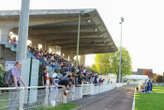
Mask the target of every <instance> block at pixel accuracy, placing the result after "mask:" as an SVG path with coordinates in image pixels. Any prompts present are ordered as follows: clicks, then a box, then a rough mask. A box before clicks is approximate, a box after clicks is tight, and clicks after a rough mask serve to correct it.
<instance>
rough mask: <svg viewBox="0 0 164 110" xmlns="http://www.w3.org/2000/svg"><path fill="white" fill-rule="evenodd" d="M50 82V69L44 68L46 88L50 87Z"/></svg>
mask: <svg viewBox="0 0 164 110" xmlns="http://www.w3.org/2000/svg"><path fill="white" fill-rule="evenodd" d="M49 84H50V81H49V75H48V69H47V68H44V71H43V85H44V86H49Z"/></svg>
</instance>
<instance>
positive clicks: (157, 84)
mask: <svg viewBox="0 0 164 110" xmlns="http://www.w3.org/2000/svg"><path fill="white" fill-rule="evenodd" d="M153 85H154V86H164V83H153Z"/></svg>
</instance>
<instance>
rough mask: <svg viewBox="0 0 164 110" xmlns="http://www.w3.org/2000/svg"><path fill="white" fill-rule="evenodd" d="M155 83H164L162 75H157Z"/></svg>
mask: <svg viewBox="0 0 164 110" xmlns="http://www.w3.org/2000/svg"><path fill="white" fill-rule="evenodd" d="M154 82H155V83H161V82H164V81H163V77H162V76H161V75H155V76H154Z"/></svg>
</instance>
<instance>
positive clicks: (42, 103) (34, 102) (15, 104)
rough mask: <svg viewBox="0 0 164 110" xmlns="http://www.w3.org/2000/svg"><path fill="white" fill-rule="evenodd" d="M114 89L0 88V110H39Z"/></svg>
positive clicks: (88, 87)
mask: <svg viewBox="0 0 164 110" xmlns="http://www.w3.org/2000/svg"><path fill="white" fill-rule="evenodd" d="M121 86H123V84H121ZM115 87H117V85H116V84H102V85H93V84H83V85H80V86H79V87H74V86H73V87H70V88H68V89H67V90H65V89H63V87H62V86H59V87H55V86H50V87H48V86H47V87H45V86H37V87H28V88H22V87H21V88H19V89H16V88H14V87H12V88H0V110H39V108H41V107H51V106H56V105H59V104H62V103H67V102H71V101H75V100H79V99H82V98H83V96H86V95H96V94H100V93H103V92H106V91H109V90H112V89H114V88H115ZM119 87H120V86H119Z"/></svg>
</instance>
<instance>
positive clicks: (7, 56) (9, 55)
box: [0, 45, 16, 64]
mask: <svg viewBox="0 0 164 110" xmlns="http://www.w3.org/2000/svg"><path fill="white" fill-rule="evenodd" d="M5 61H16V52H13V51H11V50H10V49H9V48H5V46H4V45H0V63H1V64H4V62H5Z"/></svg>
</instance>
